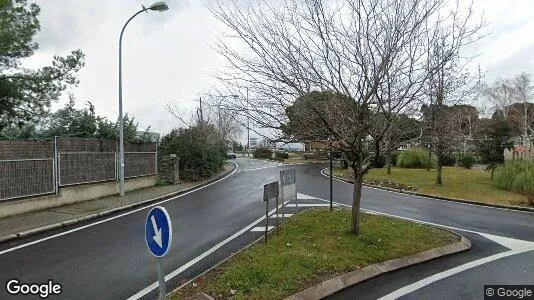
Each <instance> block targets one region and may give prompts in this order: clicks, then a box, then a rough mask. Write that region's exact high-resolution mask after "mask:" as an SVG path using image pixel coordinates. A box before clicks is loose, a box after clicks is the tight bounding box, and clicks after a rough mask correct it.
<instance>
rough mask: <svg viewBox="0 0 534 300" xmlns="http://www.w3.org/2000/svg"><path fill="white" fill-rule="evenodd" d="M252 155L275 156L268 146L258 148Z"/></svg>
mask: <svg viewBox="0 0 534 300" xmlns="http://www.w3.org/2000/svg"><path fill="white" fill-rule="evenodd" d="M252 157H254V158H268V159H271V158H272V157H273V153H272V152H271V150H269V149H266V148H258V149H256V150H254V152H252Z"/></svg>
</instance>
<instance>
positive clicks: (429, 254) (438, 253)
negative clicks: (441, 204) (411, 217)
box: [171, 211, 471, 300]
mask: <svg viewBox="0 0 534 300" xmlns="http://www.w3.org/2000/svg"><path fill="white" fill-rule="evenodd" d="M301 212H302V211H301ZM426 226H430V227H434V228H437V229H440V230H445V231H448V232H450V233H452V234H454V235H455V236H458V237H460V241H459V242H456V243H454V244H449V245H445V246H441V247H437V248H433V249H429V250H426V251H422V252H419V253H415V254H412V255H408V256H404V257H399V258H394V259H390V260H387V261H383V262H380V263H376V264H373V265H369V266H366V267H363V268H361V269H358V270H355V271H352V272H349V273H345V274H342V275H339V276H336V277H333V278H330V279H328V280H326V281H323V282H321V283H319V284H317V285H315V286H312V287H309V288H307V289H305V290H303V291H300V292H298V293H296V294H293V295H291V296H289V297H286V298H285V300H315V299H317V300H319V299H322V298H324V297H326V296H330V295H332V294H334V293H336V292H339V291H341V290H342V289H345V288H347V287H350V286H352V285H355V284H358V283H360V282H362V281H364V280H367V279H370V278H372V277H375V276H378V275H380V274H383V273H388V272H392V271H395V270H399V269H402V268H406V267H409V266H413V265H416V264H419V263H423V262H426V261H430V260H433V259H436V258H439V257H442V256H446V255H450V254H454V253H458V252H462V251H466V250H469V249H470V248H471V241H469V240H468V239H467V238H466V237H464V236H462V235H460V234H457V233H455V232H453V231H451V230H448V229H444V228H441V227H437V226H432V225H426ZM274 231H275V230H271V231H269V234H272V233H273V232H274ZM263 238H264V237H263V236H262V237H259V238H257V239H256V240H254V241H253V242H251V243H250V244H248V245H246V246H245V247H243V248H241V249H239V250H238V251H236V252H235V253H232V254H230V255H229V256H228V257H226V258H225V259H223V260H222V261H220V262H218V263H216V264H215V265H214V266H212V267H210V268H208V269H207V270H205V271H204V272H202V273H201V274H199V275H197V276H195V277H193V278H191V279H190V280H189V281H187V282H185V283H183V284H181V285H180V286H179V287H177V288H176V289H174V290H173V291H172V292H174V291H177V290H179V289H181V288H182V287H184V286H186V285H188V284H191V283H192V282H194V281H195V280H197V278H199V277H202V276H204V275H205V274H207V273H208V272H210V271H211V270H213V269H215V268H217V267H218V266H219V265H221V264H223V263H224V262H226V261H228V260H229V259H231V258H232V257H234V256H235V255H237V254H238V253H240V252H243V251H244V250H246V249H248V248H249V247H251V246H252V245H254V244H256V243H258V242H259V241H261V240H263ZM172 292H171V293H172ZM214 299H215V298H213V297H212V296H211V295H208V294H206V293H203V292H200V293H197V294H195V295H193V296H190V297H186V298H185V300H214Z"/></svg>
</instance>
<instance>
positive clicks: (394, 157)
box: [391, 151, 401, 166]
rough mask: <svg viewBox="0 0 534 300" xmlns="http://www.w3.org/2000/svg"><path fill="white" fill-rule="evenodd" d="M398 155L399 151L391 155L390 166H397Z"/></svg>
mask: <svg viewBox="0 0 534 300" xmlns="http://www.w3.org/2000/svg"><path fill="white" fill-rule="evenodd" d="M400 153H401V152H400V151H394V152H393V153H391V165H392V166H397V160H398V158H399V154H400Z"/></svg>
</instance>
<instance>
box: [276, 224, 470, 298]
mask: <svg viewBox="0 0 534 300" xmlns="http://www.w3.org/2000/svg"><path fill="white" fill-rule="evenodd" d="M442 230H443V229H442ZM451 232H452V231H451ZM454 234H455V235H458V234H456V233H454ZM458 236H460V237H461V240H460V241H459V242H457V243H454V244H449V245H446V246H442V247H438V248H434V249H430V250H426V251H423V252H419V253H416V254H412V255H408V256H404V257H400V258H395V259H390V260H387V261H384V262H381V263H377V264H373V265H369V266H366V267H363V268H361V269H358V270H356V271H352V272H349V273H345V274H342V275H339V276H336V277H333V278H330V279H328V280H326V281H323V282H321V283H319V284H318V285H316V286H312V287H310V288H307V289H305V290H303V291H301V292H298V293H296V294H293V295H291V296H289V297H287V298H286V300H315V299H322V298H324V297H326V296H330V295H332V294H334V293H336V292H339V291H341V290H342V289H345V288H348V287H350V286H352V285H355V284H357V283H360V282H362V281H364V280H367V279H370V278H373V277H375V276H378V275H380V274H383V273H388V272H391V271H395V270H399V269H402V268H406V267H408V266H413V265H415V264H419V263H423V262H426V261H429V260H432V259H436V258H438V257H442V256H445V255H450V254H453V253H458V252H461V251H465V250H468V249H469V248H471V242H470V241H469V240H468V239H467V238H465V237H463V236H461V235H458Z"/></svg>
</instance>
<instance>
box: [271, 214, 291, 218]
mask: <svg viewBox="0 0 534 300" xmlns="http://www.w3.org/2000/svg"><path fill="white" fill-rule="evenodd" d="M292 216H293V214H283V215H281V214H278V215H277V214H274V215H272V216H271V218H291V217H292Z"/></svg>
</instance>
